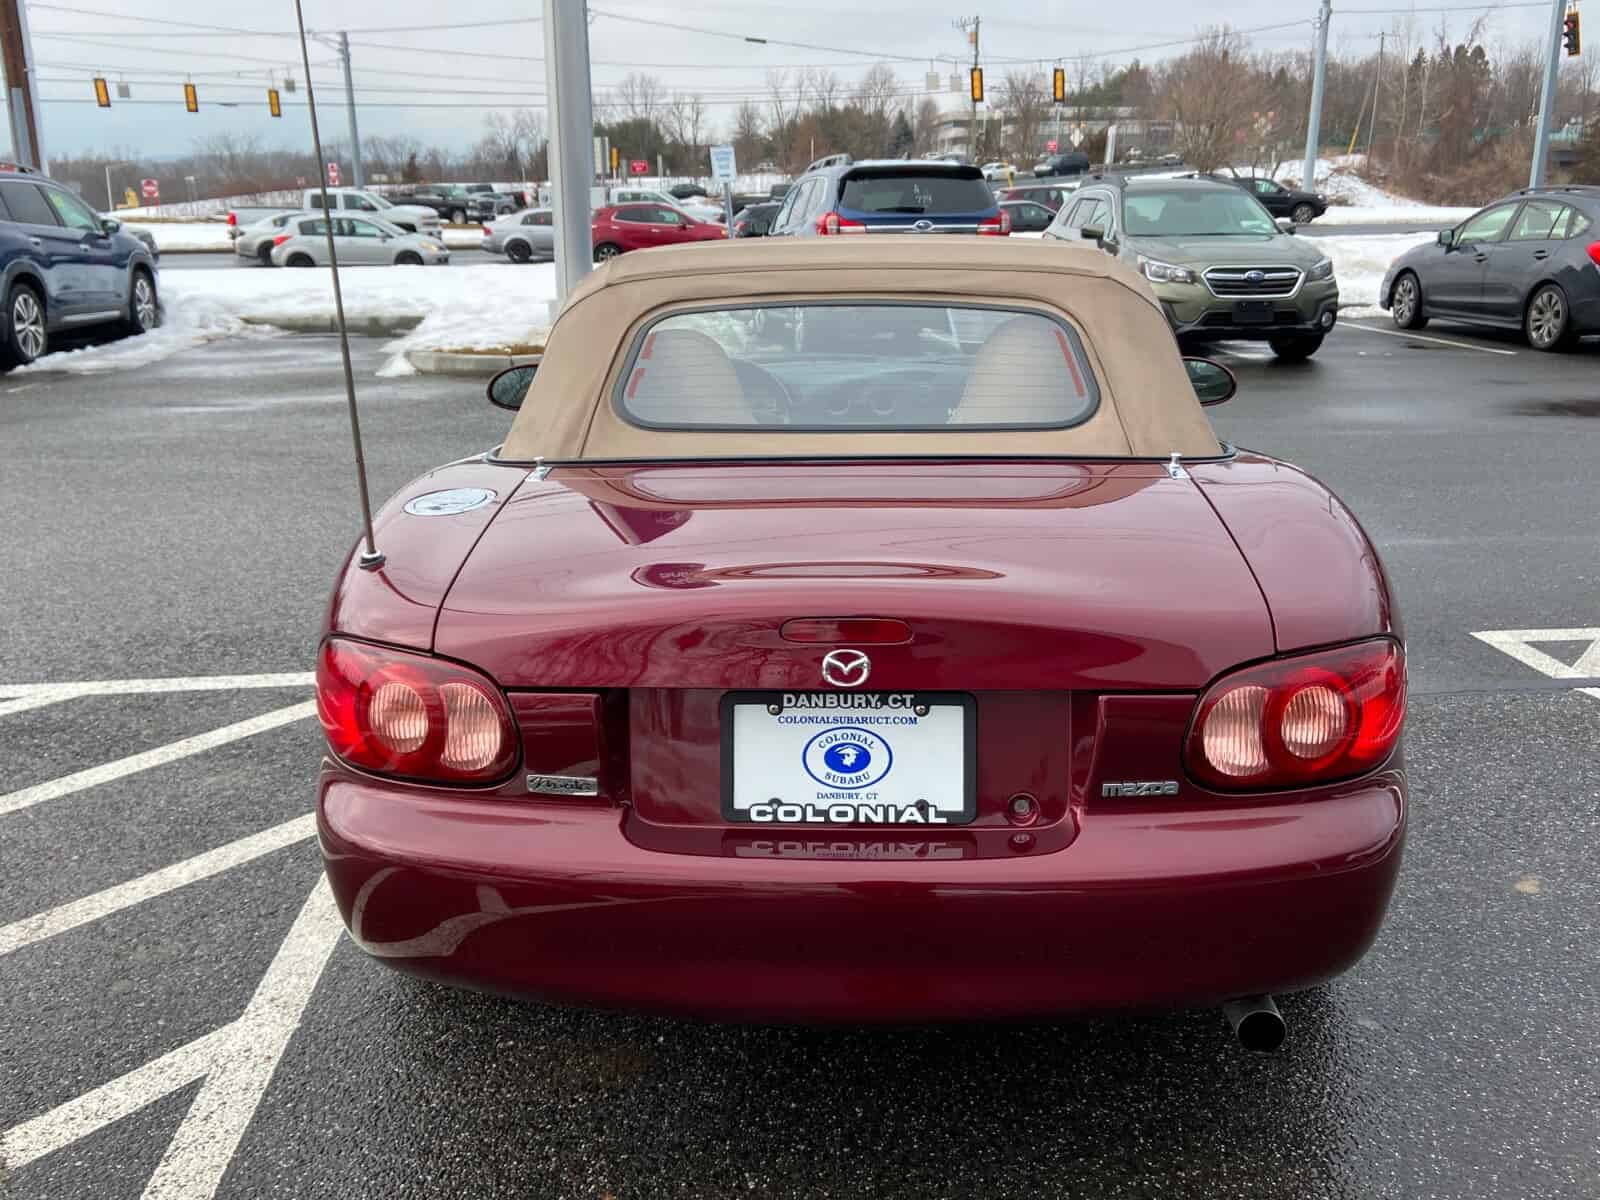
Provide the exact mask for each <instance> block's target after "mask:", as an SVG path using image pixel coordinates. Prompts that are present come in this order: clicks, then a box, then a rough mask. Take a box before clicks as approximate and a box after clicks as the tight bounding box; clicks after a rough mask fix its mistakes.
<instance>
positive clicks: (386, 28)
mask: <svg viewBox="0 0 1600 1200" xmlns="http://www.w3.org/2000/svg"><path fill="white" fill-rule="evenodd" d="M28 9H29V11H48V12H64V13H73V14H75V15H77V16H83V17H105V18H110V19H111V20H115V21H144V22H146V23H149V24H153V25H182V26H184V28H186V29H196V30H202V31H204V32H203V33H182V32H178V31H175V30H170V29H164V30H159V31H152V32H149V33H140V32H136V31H132V30H126V31H125V30H118V31H116V35H117V36H118V37H202V36H205V37H216V36H221V35H224V34H227V35H230V36H234V37H287V38H298V37H299V35H298V34H296V33H293V32H291V31H287V30H277V29H240V28H239V27H237V26H234V25H207V24H203V23H201V22H198V21H174V20H169V19H168V18H166V17H140V16H135V15H134V14H132V13H110V12H101V11H99V10H97V9H92V8H71V7H68V6H67V5H64V4H30V5H28ZM543 20H544V18H543V17H502V18H498V19H496V20H492V21H451V22H449V23H448V24H443V25H365V26H362V27H360V28H358V29H347V30H345V32H346V33H437V32H439V31H441V30H451V29H486V28H489V27H491V26H497V25H537V24H539V23H540V22H541V21H543ZM35 36H38V35H37V32H36V33H35Z"/></svg>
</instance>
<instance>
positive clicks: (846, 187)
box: [771, 159, 1011, 237]
mask: <svg viewBox="0 0 1600 1200" xmlns="http://www.w3.org/2000/svg"><path fill="white" fill-rule="evenodd" d="M1010 229H1011V226H1010V218H1009V217H1008V216H1007V215H1006V213H1005V212H1004V211H1003V210H1002V209H1001V208H1000V206H999V205H998V204H997V203H996V202H995V198H994V196H993V194H992V193H991V192H990V191H989V187H988V185H987V184H985V183H984V181H983V172H982V171H980V170H978V168H977V167H972V166H959V165H957V164H955V163H945V162H937V161H920V160H912V161H906V160H902V159H885V160H882V161H873V162H858V163H845V164H840V165H836V166H830V167H823V168H821V169H820V170H817V171H812V172H811V173H809V174H807V175H803V176H801V177H800V178H799V179H798V180H796V181H795V185H794V188H793V189H792V190H791V191H790V192H789V194H788V195H787V196H785V197H784V199H783V207H782V208H781V209H780V210H779V211H778V215H777V216H776V217H775V218H773V222H772V230H771V236H773V237H820V236H828V235H832V234H845V233H880V234H881V233H979V234H993V235H1000V236H1004V235H1005V234H1006V233H1008V232H1010Z"/></svg>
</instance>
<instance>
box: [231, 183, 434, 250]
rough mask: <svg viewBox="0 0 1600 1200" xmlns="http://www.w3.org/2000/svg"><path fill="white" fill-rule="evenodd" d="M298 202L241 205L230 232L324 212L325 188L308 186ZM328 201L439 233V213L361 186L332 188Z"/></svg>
mask: <svg viewBox="0 0 1600 1200" xmlns="http://www.w3.org/2000/svg"><path fill="white" fill-rule="evenodd" d="M298 200H299V203H298V204H296V205H282V206H279V207H276V208H273V207H264V208H263V207H240V208H235V209H231V210H229V212H228V236H229V237H235V238H236V237H238V236H239V230H240V229H243V228H245V227H246V226H249V225H253V224H254V223H255V222H257V221H259V220H261V219H262V218H263V217H272V216H277V215H278V214H279V213H283V212H321V211H322V189H321V188H306V189H305V190H304V191H302V192H301V193H300V195H299V196H298ZM328 201H329V203H330V205H331V206H332V207H333V208H334V209H335V210H337V211H338V212H340V213H366V214H367V215H369V216H373V217H377V218H379V219H380V220H384V221H387V222H388V223H389V224H391V225H397V226H399V227H400V228H401V229H404V230H405V231H406V232H408V233H432V234H433V235H435V236H438V234H439V214H438V213H437V212H435V211H434V210H433V209H431V208H428V207H426V206H424V205H420V204H419V205H411V204H395V203H394V202H393V201H391V200H388V199H386V198H385V197H383V196H380V195H379V194H378V193H377V192H369V191H364V190H362V189H360V188H344V187H339V188H329V189H328Z"/></svg>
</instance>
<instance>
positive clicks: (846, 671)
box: [822, 650, 872, 687]
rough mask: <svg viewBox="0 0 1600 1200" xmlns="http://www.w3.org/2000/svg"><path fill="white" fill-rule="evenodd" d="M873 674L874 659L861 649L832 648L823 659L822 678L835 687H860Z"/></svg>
mask: <svg viewBox="0 0 1600 1200" xmlns="http://www.w3.org/2000/svg"><path fill="white" fill-rule="evenodd" d="M870 674H872V660H871V659H870V658H868V657H867V656H866V655H865V654H863V653H861V651H859V650H830V651H828V653H827V656H826V657H825V658H824V659H823V660H822V679H823V682H825V683H831V684H833V686H834V687H860V686H861V685H862V684H863V683H865V682H866V681H867V676H868V675H870Z"/></svg>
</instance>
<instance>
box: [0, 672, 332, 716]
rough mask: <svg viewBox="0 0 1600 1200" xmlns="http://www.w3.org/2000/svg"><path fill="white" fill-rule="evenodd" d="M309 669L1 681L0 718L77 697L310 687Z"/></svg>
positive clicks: (311, 682)
mask: <svg viewBox="0 0 1600 1200" xmlns="http://www.w3.org/2000/svg"><path fill="white" fill-rule="evenodd" d="M315 682H316V676H315V675H313V674H312V673H311V672H310V671H283V672H279V673H277V674H272V675H186V676H172V677H167V678H159V679H88V680H82V681H80V682H77V683H0V697H11V699H0V717H3V716H6V715H7V714H8V713H14V712H23V711H25V710H27V709H30V708H42V707H43V706H45V705H46V704H59V703H61V702H62V701H63V700H76V699H77V698H78V697H80V696H131V695H143V694H151V693H170V692H231V691H238V690H247V689H251V688H280V687H282V688H286V687H310V686H311V685H312V684H313V683H315Z"/></svg>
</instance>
